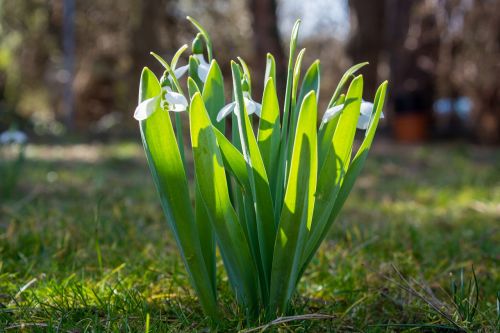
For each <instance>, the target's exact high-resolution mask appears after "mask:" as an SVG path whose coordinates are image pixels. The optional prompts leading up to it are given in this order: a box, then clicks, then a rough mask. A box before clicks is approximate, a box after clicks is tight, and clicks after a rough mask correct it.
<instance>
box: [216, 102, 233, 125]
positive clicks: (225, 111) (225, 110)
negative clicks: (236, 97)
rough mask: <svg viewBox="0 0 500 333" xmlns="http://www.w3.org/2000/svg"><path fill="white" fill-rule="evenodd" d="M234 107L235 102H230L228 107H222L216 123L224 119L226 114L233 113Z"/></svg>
mask: <svg viewBox="0 0 500 333" xmlns="http://www.w3.org/2000/svg"><path fill="white" fill-rule="evenodd" d="M235 106H236V102H232V103H229V104H228V105H226V106H224V107H223V108H222V109H221V110H220V111H219V113H218V114H217V121H218V122H219V121H221V120H222V119H224V118H226V117H227V115H228V114H230V113H231V112H233V110H234V107H235Z"/></svg>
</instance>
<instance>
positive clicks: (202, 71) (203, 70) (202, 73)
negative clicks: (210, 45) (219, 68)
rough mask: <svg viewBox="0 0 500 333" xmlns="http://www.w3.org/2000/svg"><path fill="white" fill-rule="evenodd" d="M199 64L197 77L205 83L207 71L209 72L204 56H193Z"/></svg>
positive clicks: (208, 65)
mask: <svg viewBox="0 0 500 333" xmlns="http://www.w3.org/2000/svg"><path fill="white" fill-rule="evenodd" d="M194 56H195V57H196V58H197V59H198V61H199V62H200V64H199V65H198V77H199V78H200V80H201V81H203V82H205V81H206V80H207V76H208V71H209V70H210V64H209V63H208V62H207V61H206V60H205V56H204V55H203V54H202V53H200V54H195V55H194Z"/></svg>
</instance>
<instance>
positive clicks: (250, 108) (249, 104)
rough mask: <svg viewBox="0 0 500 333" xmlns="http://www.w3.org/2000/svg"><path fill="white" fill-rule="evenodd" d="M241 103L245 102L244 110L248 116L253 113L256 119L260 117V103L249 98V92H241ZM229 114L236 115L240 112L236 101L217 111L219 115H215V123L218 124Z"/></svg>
mask: <svg viewBox="0 0 500 333" xmlns="http://www.w3.org/2000/svg"><path fill="white" fill-rule="evenodd" d="M243 101H244V102H245V108H246V110H247V113H248V115H251V114H254V113H255V114H256V115H257V116H258V117H260V113H261V110H262V105H260V103H257V102H255V101H254V100H253V99H252V97H251V96H250V93H249V92H247V91H244V92H243ZM231 112H236V114H239V112H240V110H239V107H238V105H237V103H236V101H235V102H232V103H229V104H228V105H226V106H224V107H223V108H222V109H221V110H220V111H219V113H218V114H217V121H218V122H220V121H221V120H222V119H224V118H225V117H227V116H228V115H229V114H230V113H231Z"/></svg>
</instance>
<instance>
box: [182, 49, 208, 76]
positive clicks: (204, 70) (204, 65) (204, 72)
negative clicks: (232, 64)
mask: <svg viewBox="0 0 500 333" xmlns="http://www.w3.org/2000/svg"><path fill="white" fill-rule="evenodd" d="M193 56H194V57H195V58H196V59H198V61H199V62H200V63H199V65H198V77H199V78H200V80H201V81H202V82H205V81H206V80H207V76H208V71H209V70H210V64H209V63H208V62H207V61H206V60H205V56H204V55H203V54H201V53H199V54H193ZM188 69H189V64H188V65H184V66H181V67H179V68H176V69H175V70H174V74H175V77H176V78H177V79H180V78H181V77H182V76H184V74H186V72H187V71H188Z"/></svg>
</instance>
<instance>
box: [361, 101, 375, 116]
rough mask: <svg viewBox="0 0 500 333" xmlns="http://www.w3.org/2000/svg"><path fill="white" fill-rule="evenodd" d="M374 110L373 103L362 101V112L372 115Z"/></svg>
mask: <svg viewBox="0 0 500 333" xmlns="http://www.w3.org/2000/svg"><path fill="white" fill-rule="evenodd" d="M372 111H373V103H370V102H365V101H361V114H364V115H365V116H370V115H371V114H372Z"/></svg>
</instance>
